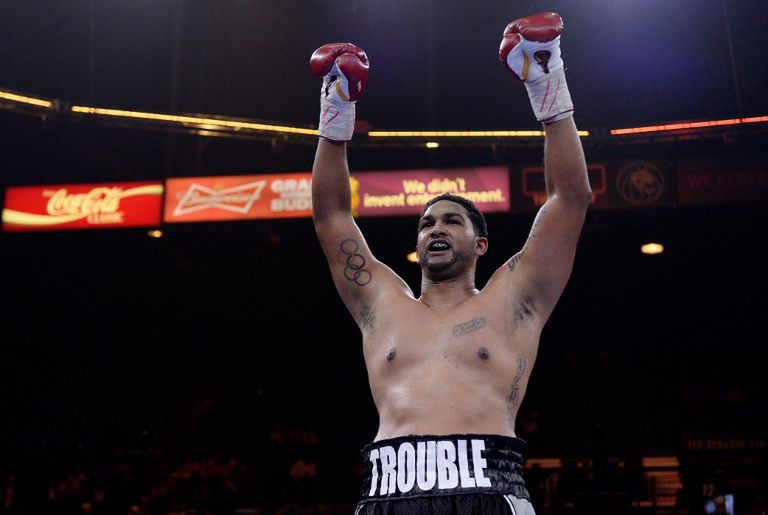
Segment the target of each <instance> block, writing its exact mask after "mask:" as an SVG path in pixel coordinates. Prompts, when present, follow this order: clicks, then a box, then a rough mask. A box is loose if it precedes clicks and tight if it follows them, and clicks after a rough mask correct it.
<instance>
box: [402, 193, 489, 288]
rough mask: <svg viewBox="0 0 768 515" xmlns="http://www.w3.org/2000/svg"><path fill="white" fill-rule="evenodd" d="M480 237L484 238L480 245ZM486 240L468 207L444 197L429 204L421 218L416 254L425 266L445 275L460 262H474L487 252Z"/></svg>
mask: <svg viewBox="0 0 768 515" xmlns="http://www.w3.org/2000/svg"><path fill="white" fill-rule="evenodd" d="M478 240H483V241H482V244H481V245H480V246H478ZM485 241H487V240H486V239H485V238H479V237H478V236H477V235H476V234H475V228H474V226H473V225H472V220H470V218H469V213H468V212H467V210H466V208H464V206H462V205H461V204H457V203H456V202H451V201H450V200H441V201H438V202H435V203H434V204H432V205H431V206H429V209H427V211H426V212H425V213H424V216H422V217H421V219H420V220H419V235H418V239H417V240H416V253H417V254H418V256H419V264H420V265H421V267H422V268H426V269H427V270H429V271H430V272H433V273H435V274H441V273H444V272H449V271H450V269H451V267H452V266H453V265H454V264H456V263H459V264H461V263H465V264H471V263H472V262H473V260H474V259H475V256H476V255H480V254H482V253H483V252H484V248H485ZM480 248H482V249H483V250H482V251H481V250H480Z"/></svg>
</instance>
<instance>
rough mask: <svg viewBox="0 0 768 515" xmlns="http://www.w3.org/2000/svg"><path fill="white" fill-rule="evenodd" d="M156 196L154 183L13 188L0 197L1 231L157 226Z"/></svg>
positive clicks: (158, 203) (159, 190) (159, 202)
mask: <svg viewBox="0 0 768 515" xmlns="http://www.w3.org/2000/svg"><path fill="white" fill-rule="evenodd" d="M162 197H163V185H162V183H160V182H112V183H104V184H61V185H54V186H13V187H9V188H8V189H7V190H6V192H5V204H4V208H3V230H4V231H50V230H60V229H107V228H110V229H111V228H115V227H142V226H153V225H159V224H160V210H161V209H162Z"/></svg>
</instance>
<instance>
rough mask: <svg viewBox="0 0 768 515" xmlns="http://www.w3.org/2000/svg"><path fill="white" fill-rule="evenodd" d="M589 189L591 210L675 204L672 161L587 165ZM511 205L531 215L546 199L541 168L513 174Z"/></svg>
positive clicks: (614, 162)
mask: <svg viewBox="0 0 768 515" xmlns="http://www.w3.org/2000/svg"><path fill="white" fill-rule="evenodd" d="M587 173H588V176H589V184H590V186H591V188H592V198H591V199H590V209H597V210H603V209H629V208H652V207H662V206H673V205H675V202H676V197H675V181H674V170H673V165H672V162H671V161H669V160H664V159H654V160H633V161H628V160H610V161H607V162H605V163H590V164H588V165H587ZM511 195H512V206H513V210H514V211H517V212H532V211H536V210H538V209H539V207H541V205H542V204H544V202H545V201H546V200H547V188H546V184H545V182H544V168H543V167H542V166H530V167H525V168H523V169H522V170H520V173H519V174H518V173H514V174H513V175H512V184H511Z"/></svg>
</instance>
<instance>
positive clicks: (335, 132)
mask: <svg viewBox="0 0 768 515" xmlns="http://www.w3.org/2000/svg"><path fill="white" fill-rule="evenodd" d="M309 66H310V68H311V69H312V73H314V74H315V75H317V76H320V77H323V86H322V88H321V90H320V124H319V132H320V136H322V137H324V138H327V139H330V140H333V141H349V140H350V139H352V133H353V132H354V127H355V102H356V101H357V100H358V99H359V98H360V97H361V96H362V94H363V90H364V89H365V84H366V82H367V81H368V56H367V55H366V54H365V52H364V51H363V49H362V48H360V47H358V46H356V45H353V44H351V43H328V44H326V45H323V46H321V47H320V48H318V49H317V50H315V51H314V53H313V54H312V57H311V58H310V60H309Z"/></svg>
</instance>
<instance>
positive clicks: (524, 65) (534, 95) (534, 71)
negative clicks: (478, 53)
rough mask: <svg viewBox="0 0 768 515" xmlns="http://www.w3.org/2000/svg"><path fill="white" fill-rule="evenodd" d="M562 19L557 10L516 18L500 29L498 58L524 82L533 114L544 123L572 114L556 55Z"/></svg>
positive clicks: (570, 103)
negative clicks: (502, 30)
mask: <svg viewBox="0 0 768 515" xmlns="http://www.w3.org/2000/svg"><path fill="white" fill-rule="evenodd" d="M562 33H563V20H562V18H560V15H559V14H557V13H552V12H546V13H539V14H535V15H533V16H528V17H525V18H519V19H517V20H515V21H513V22H512V23H510V24H509V25H507V27H506V29H505V30H504V36H503V38H502V40H501V46H500V47H499V59H500V60H501V62H502V63H504V66H505V67H506V69H507V70H509V71H510V72H511V73H512V74H513V75H514V76H515V77H517V78H518V79H520V80H522V81H523V82H525V86H526V88H527V89H528V96H529V97H530V99H531V106H532V107H533V110H534V113H535V114H536V118H537V119H538V120H540V121H542V122H544V123H551V122H554V121H557V120H561V119H563V118H566V117H568V116H571V115H572V114H573V102H572V101H571V95H570V92H569V91H568V85H567V83H566V82H565V71H564V67H563V60H562V58H561V57H560V35H561V34H562Z"/></svg>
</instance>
